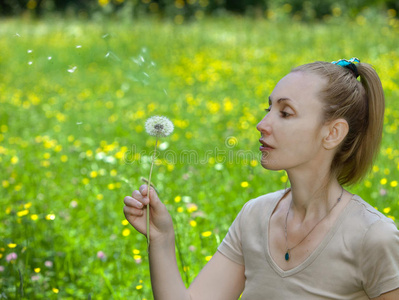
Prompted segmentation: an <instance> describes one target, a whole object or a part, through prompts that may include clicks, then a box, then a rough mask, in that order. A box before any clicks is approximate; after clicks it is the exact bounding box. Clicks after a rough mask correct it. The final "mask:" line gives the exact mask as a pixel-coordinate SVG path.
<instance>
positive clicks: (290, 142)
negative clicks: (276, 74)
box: [256, 72, 326, 171]
mask: <svg viewBox="0 0 399 300" xmlns="http://www.w3.org/2000/svg"><path fill="white" fill-rule="evenodd" d="M324 85H325V80H324V79H322V78H320V77H319V76H317V75H314V74H312V73H305V72H293V73H290V74H288V75H287V76H285V77H284V78H283V79H281V80H280V81H279V82H278V84H277V85H276V87H275V88H274V90H273V92H272V94H271V95H270V97H269V108H268V112H267V114H266V116H265V117H264V118H263V119H262V120H261V121H260V123H259V124H258V125H257V127H256V128H257V129H258V130H259V131H260V133H261V139H260V141H261V144H262V145H261V147H260V150H261V151H262V160H261V164H262V166H263V167H264V168H266V169H270V170H289V169H293V168H296V169H298V168H300V169H303V170H307V171H309V168H312V167H317V164H318V162H320V160H322V159H324V158H325V156H323V155H325V151H323V147H322V140H323V134H325V133H326V126H323V122H322V120H323V118H322V116H323V114H322V103H321V101H320V99H319V96H318V94H319V91H320V90H321V88H322V87H323V86H324ZM323 153H324V154H323ZM310 170H311V169H310Z"/></svg>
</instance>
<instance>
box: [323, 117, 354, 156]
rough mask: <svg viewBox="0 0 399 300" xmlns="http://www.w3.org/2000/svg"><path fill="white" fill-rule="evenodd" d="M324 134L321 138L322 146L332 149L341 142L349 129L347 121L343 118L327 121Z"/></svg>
mask: <svg viewBox="0 0 399 300" xmlns="http://www.w3.org/2000/svg"><path fill="white" fill-rule="evenodd" d="M326 126H327V131H326V135H325V137H324V139H323V147H324V148H325V149H326V150H332V149H334V148H336V147H338V146H339V144H341V142H342V141H343V140H344V139H345V137H346V135H347V134H348V131H349V125H348V122H347V121H346V120H345V119H337V120H334V121H331V122H329V123H328V124H327V125H326Z"/></svg>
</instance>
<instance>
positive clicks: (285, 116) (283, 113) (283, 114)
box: [280, 111, 291, 118]
mask: <svg viewBox="0 0 399 300" xmlns="http://www.w3.org/2000/svg"><path fill="white" fill-rule="evenodd" d="M280 113H281V116H282V117H283V118H288V117H289V116H291V114H289V113H287V112H285V111H280Z"/></svg>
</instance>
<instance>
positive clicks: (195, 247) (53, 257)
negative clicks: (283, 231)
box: [0, 16, 399, 300]
mask: <svg viewBox="0 0 399 300" xmlns="http://www.w3.org/2000/svg"><path fill="white" fill-rule="evenodd" d="M398 33H399V21H398V20H397V19H395V18H393V17H391V18H383V17H373V16H359V17H358V18H356V19H355V20H345V19H340V18H331V19H329V20H328V21H326V22H323V23H312V24H304V23H299V22H295V21H292V20H290V19H288V18H276V19H275V20H273V19H272V20H253V19H248V18H238V17H229V18H218V19H203V20H201V21H197V22H192V23H187V24H182V25H178V24H174V23H173V22H168V21H164V22H161V21H156V20H149V19H147V20H139V21H135V22H116V21H102V22H94V21H92V22H82V21H74V20H56V19H52V20H46V21H26V20H22V19H10V20H2V21H1V22H0V44H1V47H0V78H1V80H0V165H1V172H0V183H1V185H0V201H1V206H0V221H1V223H0V224H1V225H0V298H4V297H7V298H8V299H19V298H20V299H90V298H91V299H147V300H148V299H152V295H151V284H150V280H149V272H148V259H147V256H146V241H145V238H144V237H143V236H141V235H139V234H137V233H136V232H134V230H133V229H132V228H131V227H130V225H128V224H127V223H126V221H125V220H124V215H123V212H122V208H123V198H124V197H125V196H126V195H130V194H131V192H132V190H133V189H137V188H138V187H139V186H140V185H141V184H142V181H141V180H140V178H141V177H142V176H143V177H147V176H148V172H149V166H150V155H151V151H152V150H153V145H154V142H155V139H153V138H152V137H149V136H148V135H147V134H146V132H145V130H144V123H145V120H146V119H147V118H148V117H150V116H153V115H165V116H167V117H169V118H170V119H171V120H172V121H173V122H174V124H175V131H174V133H173V135H172V136H170V137H167V138H163V139H162V140H161V144H160V147H159V148H160V149H161V151H160V153H159V156H158V159H157V161H156V167H155V170H154V175H153V182H154V184H155V185H156V187H157V189H158V190H159V193H160V197H161V199H162V200H163V201H164V202H165V203H166V204H167V206H168V208H169V210H170V213H171V215H172V216H173V219H174V223H175V229H176V233H177V249H178V251H177V252H178V261H179V267H180V269H181V273H182V276H183V279H184V280H185V282H187V283H188V282H190V281H191V280H192V279H193V278H194V277H195V275H196V274H197V273H198V271H199V270H200V269H201V268H202V267H203V265H204V264H205V263H206V262H207V261H208V260H209V259H210V257H211V256H212V255H213V253H214V252H215V251H216V248H217V246H218V244H219V243H220V241H221V240H222V239H223V237H224V235H225V234H226V232H227V230H228V228H229V226H230V224H231V223H232V221H233V220H234V218H235V216H236V214H237V213H238V212H239V210H240V209H241V207H242V206H243V204H244V203H245V202H246V201H248V200H250V199H251V198H254V197H257V196H259V195H262V194H265V193H268V192H271V191H274V190H277V189H282V188H284V186H285V182H286V181H287V177H286V175H285V173H284V172H270V171H266V170H264V169H263V168H262V167H261V166H260V165H259V157H260V156H259V153H258V138H259V133H258V132H257V130H256V128H255V126H256V124H257V123H258V122H259V121H260V119H261V118H262V117H263V114H264V108H266V107H267V106H268V105H267V97H268V95H269V94H270V93H271V91H272V89H273V87H274V85H275V84H276V83H277V81H278V80H279V79H280V78H281V77H282V76H284V75H285V74H286V73H288V72H289V71H290V69H291V68H293V67H294V66H296V65H299V64H303V63H307V62H311V61H315V60H326V61H332V60H337V59H340V58H350V57H353V56H357V57H359V58H360V59H361V60H362V61H364V62H369V63H371V64H373V65H374V66H375V68H376V70H377V72H378V73H379V74H380V76H381V80H382V83H383V86H384V89H385V93H386V103H387V108H386V118H385V128H384V137H383V144H382V148H381V152H380V155H379V157H378V160H377V161H376V163H375V165H374V167H373V170H372V172H371V173H370V175H369V176H368V177H367V178H366V179H365V180H364V181H363V182H362V183H361V184H359V185H356V186H353V187H350V188H349V189H350V190H351V191H352V192H353V193H357V194H359V195H360V196H362V197H363V198H364V199H366V200H367V201H369V202H370V203H371V204H372V205H374V206H376V207H377V208H378V209H379V210H380V211H383V212H384V213H385V214H386V215H388V216H389V217H390V218H392V219H394V220H395V218H396V219H398V218H399V212H398V208H399V203H398V198H397V194H398V189H399V187H398V180H399V141H398V133H397V129H398V125H399V104H398V101H397V100H398V98H399V89H398V85H399V52H398V51H397V45H398V44H399V34H398Z"/></svg>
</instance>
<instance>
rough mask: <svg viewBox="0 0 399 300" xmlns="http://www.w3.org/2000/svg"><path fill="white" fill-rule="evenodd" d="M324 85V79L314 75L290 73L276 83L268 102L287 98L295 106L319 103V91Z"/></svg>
mask: <svg viewBox="0 0 399 300" xmlns="http://www.w3.org/2000/svg"><path fill="white" fill-rule="evenodd" d="M325 84H326V82H325V79H323V78H321V77H320V76H317V75H316V74H313V73H310V72H291V73H289V74H288V75H286V76H285V77H283V78H282V79H281V80H280V81H279V82H278V83H277V85H276V87H275V88H274V90H273V92H272V94H271V95H270V100H271V101H272V102H273V101H277V100H278V99H281V98H283V99H285V98H288V99H290V100H291V101H292V102H293V103H295V104H297V105H300V104H310V103H311V102H315V101H316V102H320V96H319V95H320V91H321V90H322V88H323V87H324V86H325Z"/></svg>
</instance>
